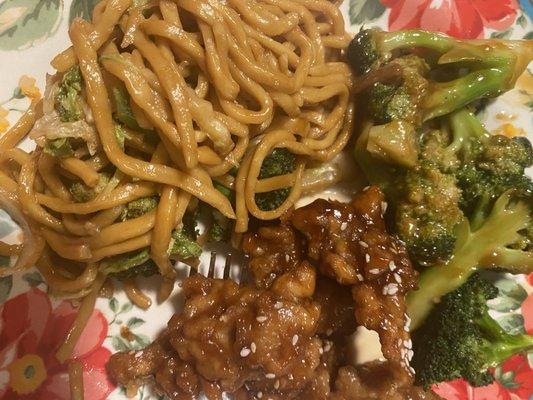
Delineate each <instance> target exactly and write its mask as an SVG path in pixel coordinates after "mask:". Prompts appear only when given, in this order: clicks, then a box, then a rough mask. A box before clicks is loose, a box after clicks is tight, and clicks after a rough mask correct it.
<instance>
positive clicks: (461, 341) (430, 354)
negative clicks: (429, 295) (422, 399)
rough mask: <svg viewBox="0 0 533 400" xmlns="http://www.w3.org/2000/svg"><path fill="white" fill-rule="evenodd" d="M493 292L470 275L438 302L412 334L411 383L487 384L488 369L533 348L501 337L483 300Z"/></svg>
mask: <svg viewBox="0 0 533 400" xmlns="http://www.w3.org/2000/svg"><path fill="white" fill-rule="evenodd" d="M497 294H498V289H497V288H496V287H495V286H494V285H493V284H492V283H490V282H488V281H487V280H485V279H483V278H482V277H480V276H479V274H476V275H473V276H472V277H470V279H469V280H468V281H467V282H466V283H464V284H463V285H462V286H460V287H459V288H457V289H456V290H454V291H453V292H451V293H448V294H447V295H446V296H444V297H443V298H442V299H441V302H440V303H439V304H438V305H437V306H436V307H435V309H434V311H433V312H432V313H431V315H430V316H429V317H428V319H427V320H426V322H425V323H424V325H423V326H421V327H420V328H419V329H418V330H417V331H415V332H414V334H413V336H412V340H413V350H414V357H413V359H412V361H411V365H412V366H413V367H414V369H415V370H416V375H415V379H416V383H417V384H418V385H423V386H424V387H426V388H428V387H429V386H431V385H432V384H434V383H440V382H445V381H450V380H453V379H457V378H465V379H466V380H468V381H469V382H470V383H471V384H472V385H474V386H484V385H488V384H490V383H492V382H493V380H494V378H493V376H492V375H491V374H490V372H489V368H491V367H495V366H497V365H498V364H500V363H502V362H503V361H505V360H506V359H507V358H509V357H510V356H511V355H513V354H515V353H518V352H522V351H527V350H529V349H533V336H530V335H525V334H517V335H511V334H509V333H506V332H505V331H504V330H503V329H502V328H501V327H500V325H498V323H497V322H496V321H495V320H494V319H492V317H491V316H490V315H489V313H488V307H487V301H488V300H490V299H493V298H495V297H496V295H497Z"/></svg>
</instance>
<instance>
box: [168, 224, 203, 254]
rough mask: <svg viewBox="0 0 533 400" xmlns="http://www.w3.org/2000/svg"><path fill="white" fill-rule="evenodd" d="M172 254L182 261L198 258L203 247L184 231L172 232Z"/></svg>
mask: <svg viewBox="0 0 533 400" xmlns="http://www.w3.org/2000/svg"><path fill="white" fill-rule="evenodd" d="M169 252H170V254H171V255H172V256H175V257H176V258H178V259H180V260H187V259H189V258H197V257H199V256H200V254H202V247H201V246H200V245H199V244H198V243H196V241H195V240H194V238H192V237H191V236H189V235H187V234H186V233H184V232H183V231H182V230H179V231H178V230H175V231H174V232H172V241H171V243H170V251H169Z"/></svg>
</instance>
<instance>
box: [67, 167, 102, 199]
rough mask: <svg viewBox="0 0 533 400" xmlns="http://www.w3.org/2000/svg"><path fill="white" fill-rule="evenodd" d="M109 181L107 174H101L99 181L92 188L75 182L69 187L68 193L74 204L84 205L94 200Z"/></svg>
mask: <svg viewBox="0 0 533 400" xmlns="http://www.w3.org/2000/svg"><path fill="white" fill-rule="evenodd" d="M109 181H110V178H109V174H106V173H101V174H100V181H99V182H98V184H97V185H96V186H95V187H94V188H91V187H89V186H87V185H86V184H84V183H83V182H79V181H77V182H73V183H72V184H71V185H70V187H69V192H70V194H71V195H72V197H73V199H74V201H75V202H76V203H85V202H87V201H89V200H92V199H94V198H95V197H96V196H97V195H98V194H99V193H101V192H102V191H103V190H104V188H105V187H106V186H107V184H108V183H109Z"/></svg>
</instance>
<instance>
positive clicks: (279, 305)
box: [274, 301, 283, 310]
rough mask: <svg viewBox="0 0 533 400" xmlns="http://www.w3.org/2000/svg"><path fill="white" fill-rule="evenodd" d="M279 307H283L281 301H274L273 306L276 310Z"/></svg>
mask: <svg viewBox="0 0 533 400" xmlns="http://www.w3.org/2000/svg"><path fill="white" fill-rule="evenodd" d="M281 307H283V303H282V302H281V301H276V304H274V308H275V309H276V310H279V309H280V308H281Z"/></svg>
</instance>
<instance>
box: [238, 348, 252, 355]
mask: <svg viewBox="0 0 533 400" xmlns="http://www.w3.org/2000/svg"><path fill="white" fill-rule="evenodd" d="M250 352H251V351H250V349H249V348H248V347H243V348H242V349H241V353H240V354H241V357H248V356H249V355H250Z"/></svg>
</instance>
